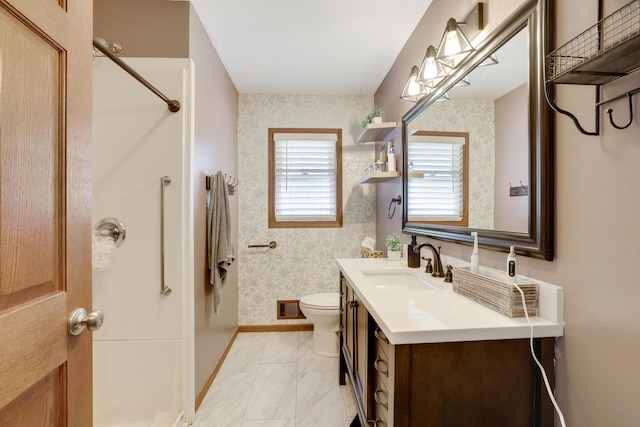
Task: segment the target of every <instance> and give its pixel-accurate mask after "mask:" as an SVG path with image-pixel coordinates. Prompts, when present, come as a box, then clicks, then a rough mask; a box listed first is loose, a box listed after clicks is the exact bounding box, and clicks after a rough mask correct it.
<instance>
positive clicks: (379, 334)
mask: <svg viewBox="0 0 640 427" xmlns="http://www.w3.org/2000/svg"><path fill="white" fill-rule="evenodd" d="M373 335H375V337H376V338H378V339H379V340H381V341H384V342H385V343H387V344H389V338H387V337H386V336H385V335H384V332H382V329H380V326H376V330H375V331H374V332H373Z"/></svg>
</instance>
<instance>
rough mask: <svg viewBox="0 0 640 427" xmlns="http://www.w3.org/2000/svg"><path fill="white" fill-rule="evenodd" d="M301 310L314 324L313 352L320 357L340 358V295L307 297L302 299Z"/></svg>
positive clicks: (326, 294)
mask: <svg viewBox="0 0 640 427" xmlns="http://www.w3.org/2000/svg"><path fill="white" fill-rule="evenodd" d="M300 310H301V311H302V313H303V314H304V315H305V317H306V318H307V319H309V320H310V321H311V322H312V323H313V341H312V344H311V351H313V352H314V353H315V354H317V355H318V356H325V357H338V327H339V324H340V294H338V293H337V292H336V293H323V294H312V295H305V296H303V297H302V298H300Z"/></svg>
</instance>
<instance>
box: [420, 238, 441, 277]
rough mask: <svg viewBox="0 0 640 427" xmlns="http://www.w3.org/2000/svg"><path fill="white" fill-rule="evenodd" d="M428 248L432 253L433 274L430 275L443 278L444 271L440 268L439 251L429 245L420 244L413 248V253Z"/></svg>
mask: <svg viewBox="0 0 640 427" xmlns="http://www.w3.org/2000/svg"><path fill="white" fill-rule="evenodd" d="M425 246H426V247H428V248H429V249H431V252H433V264H434V265H433V273H432V274H431V275H432V276H433V277H444V271H443V268H442V260H441V259H440V251H439V250H438V249H436V248H435V246H433V245H432V244H431V243H420V244H419V245H417V246H414V247H413V251H414V252H417V253H420V249H422V248H424V247H425Z"/></svg>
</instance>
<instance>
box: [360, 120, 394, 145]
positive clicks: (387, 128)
mask: <svg viewBox="0 0 640 427" xmlns="http://www.w3.org/2000/svg"><path fill="white" fill-rule="evenodd" d="M396 127H397V123H396V122H385V123H369V124H368V125H367V127H366V129H363V130H362V132H361V133H360V136H358V139H357V141H358V144H361V143H365V142H377V141H386V140H387V139H388V138H389V135H390V134H391V132H393V130H394V129H395V128H396Z"/></svg>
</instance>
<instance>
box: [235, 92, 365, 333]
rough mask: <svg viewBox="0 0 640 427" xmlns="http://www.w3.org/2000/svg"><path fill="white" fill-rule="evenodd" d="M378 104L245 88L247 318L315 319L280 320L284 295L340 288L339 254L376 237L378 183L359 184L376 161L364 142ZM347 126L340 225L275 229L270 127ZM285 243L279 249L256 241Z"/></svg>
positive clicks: (243, 298) (241, 254)
mask: <svg viewBox="0 0 640 427" xmlns="http://www.w3.org/2000/svg"><path fill="white" fill-rule="evenodd" d="M372 106H373V96H370V95H366V96H365V95H350V96H341V95H279V94H278V95H276V94H240V97H239V105H238V122H239V123H238V160H239V161H238V174H239V180H240V189H241V190H240V191H238V193H237V194H238V211H239V227H238V228H239V232H238V241H239V243H238V246H239V248H238V283H239V285H238V286H239V297H238V298H239V315H238V317H239V319H238V322H239V324H240V325H277V324H288V323H309V322H308V321H307V320H305V321H300V320H278V319H277V316H276V301H277V300H278V299H299V298H300V297H302V296H303V295H307V294H312V293H318V292H338V286H339V268H338V265H337V263H336V261H335V260H336V258H343V257H344V258H349V257H359V256H360V243H361V242H362V240H363V239H364V238H365V237H367V236H371V237H375V235H376V234H375V227H376V225H375V203H376V197H375V193H376V189H375V184H359V183H358V179H359V178H360V177H361V176H362V174H363V169H364V167H365V166H366V165H367V164H369V163H371V162H372V161H373V160H374V145H373V144H357V143H356V138H357V137H358V135H359V133H360V132H361V130H362V128H361V125H360V123H361V122H362V119H363V118H364V117H366V116H367V114H368V112H369V110H370V109H371V107H372ZM269 128H340V129H342V205H343V226H342V227H341V228H309V229H304V228H291V229H287V228H269V227H268V218H267V209H268V208H267V206H268V190H269V189H268V170H267V169H268V161H267V155H268V129H269ZM271 240H275V241H276V242H277V243H278V247H277V248H276V249H249V248H248V245H249V244H265V243H267V242H269V241H271Z"/></svg>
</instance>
